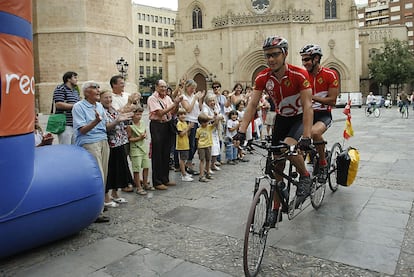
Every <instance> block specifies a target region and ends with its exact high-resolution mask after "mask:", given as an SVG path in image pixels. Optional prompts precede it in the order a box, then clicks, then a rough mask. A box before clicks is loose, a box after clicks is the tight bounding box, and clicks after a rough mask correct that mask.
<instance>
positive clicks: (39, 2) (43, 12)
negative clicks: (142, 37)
mask: <svg viewBox="0 0 414 277" xmlns="http://www.w3.org/2000/svg"><path fill="white" fill-rule="evenodd" d="M132 30H133V26H132V4H131V1H130V0H117V1H112V0H99V1H97V0H66V1H55V0H33V48H34V62H35V63H34V67H35V80H36V104H37V107H39V109H40V112H43V113H49V112H50V106H51V103H52V94H53V90H54V88H55V87H56V85H57V84H59V83H62V76H63V74H64V73H65V72H66V71H75V72H77V73H78V74H79V75H78V79H79V85H81V84H82V83H83V82H84V81H87V80H95V81H97V82H99V83H100V84H101V87H104V88H110V86H109V79H110V78H111V76H113V75H115V74H119V72H118V70H117V68H116V65H115V62H116V61H117V60H118V59H119V58H120V57H123V58H124V59H125V60H126V61H128V63H129V64H130V66H129V69H128V76H131V78H127V88H126V90H127V91H129V92H135V91H136V90H137V86H136V80H135V79H134V76H135V68H134V64H135V63H134V48H133V37H132Z"/></svg>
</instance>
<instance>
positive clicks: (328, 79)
mask: <svg viewBox="0 0 414 277" xmlns="http://www.w3.org/2000/svg"><path fill="white" fill-rule="evenodd" d="M309 78H310V81H311V83H312V85H313V89H312V94H313V95H316V96H318V97H327V96H328V90H329V88H338V87H339V79H338V75H337V73H336V71H335V70H332V69H329V68H325V67H321V68H320V70H319V72H318V73H317V74H316V76H314V75H313V74H309ZM312 108H313V110H314V111H317V112H318V111H328V112H330V111H331V110H332V107H331V106H329V105H325V104H322V103H319V102H313V104H312Z"/></svg>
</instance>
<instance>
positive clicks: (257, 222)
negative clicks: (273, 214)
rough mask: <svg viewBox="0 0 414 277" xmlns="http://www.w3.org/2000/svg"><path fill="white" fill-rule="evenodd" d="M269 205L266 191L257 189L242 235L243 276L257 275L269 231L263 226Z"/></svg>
mask: <svg viewBox="0 0 414 277" xmlns="http://www.w3.org/2000/svg"><path fill="white" fill-rule="evenodd" d="M270 204H271V203H270V202H269V195H268V193H267V190H266V189H265V188H261V189H259V190H258V191H257V193H256V195H255V196H254V198H253V202H252V205H251V207H250V211H249V216H248V217H247V223H246V230H245V233H244V248H243V269H244V274H245V276H256V275H257V274H258V273H259V269H260V265H261V263H262V260H263V255H264V250H265V247H266V240H267V234H268V231H269V227H267V226H265V225H266V218H267V211H268V210H269V205H270Z"/></svg>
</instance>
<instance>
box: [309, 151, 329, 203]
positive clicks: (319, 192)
mask: <svg viewBox="0 0 414 277" xmlns="http://www.w3.org/2000/svg"><path fill="white" fill-rule="evenodd" d="M313 169H314V171H316V172H317V171H318V170H319V160H318V159H317V158H314V159H313ZM325 188H326V184H325V183H324V184H321V183H319V182H318V178H313V182H312V186H311V195H310V199H311V204H312V207H313V208H314V209H315V210H317V209H319V207H320V206H321V205H322V201H323V198H324V197H325Z"/></svg>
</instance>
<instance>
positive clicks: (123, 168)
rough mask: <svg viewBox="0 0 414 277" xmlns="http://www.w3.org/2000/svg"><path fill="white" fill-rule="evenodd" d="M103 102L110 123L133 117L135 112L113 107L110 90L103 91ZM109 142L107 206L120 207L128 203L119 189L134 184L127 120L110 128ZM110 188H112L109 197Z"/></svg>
mask: <svg viewBox="0 0 414 277" xmlns="http://www.w3.org/2000/svg"><path fill="white" fill-rule="evenodd" d="M101 103H102V105H103V106H104V108H105V111H106V115H107V117H108V123H110V122H113V121H115V120H116V119H117V118H118V117H120V116H122V117H126V118H131V117H132V115H133V113H132V112H130V113H124V114H120V113H119V112H117V111H116V110H115V109H114V108H113V107H112V95H111V92H110V91H109V90H102V91H101ZM107 133H108V143H109V147H110V154H109V163H108V178H107V182H106V189H105V192H106V193H105V206H106V207H113V208H114V207H118V206H119V203H127V202H128V201H127V200H126V199H125V198H122V197H119V195H118V192H117V190H118V189H119V188H125V187H127V186H128V184H133V179H132V176H131V171H130V170H129V166H128V160H127V155H126V153H125V149H124V147H125V146H124V145H125V144H127V143H128V134H127V132H126V126H125V121H121V122H120V123H119V124H117V125H116V126H115V128H113V129H111V130H108V131H107ZM109 190H112V193H111V197H109Z"/></svg>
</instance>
